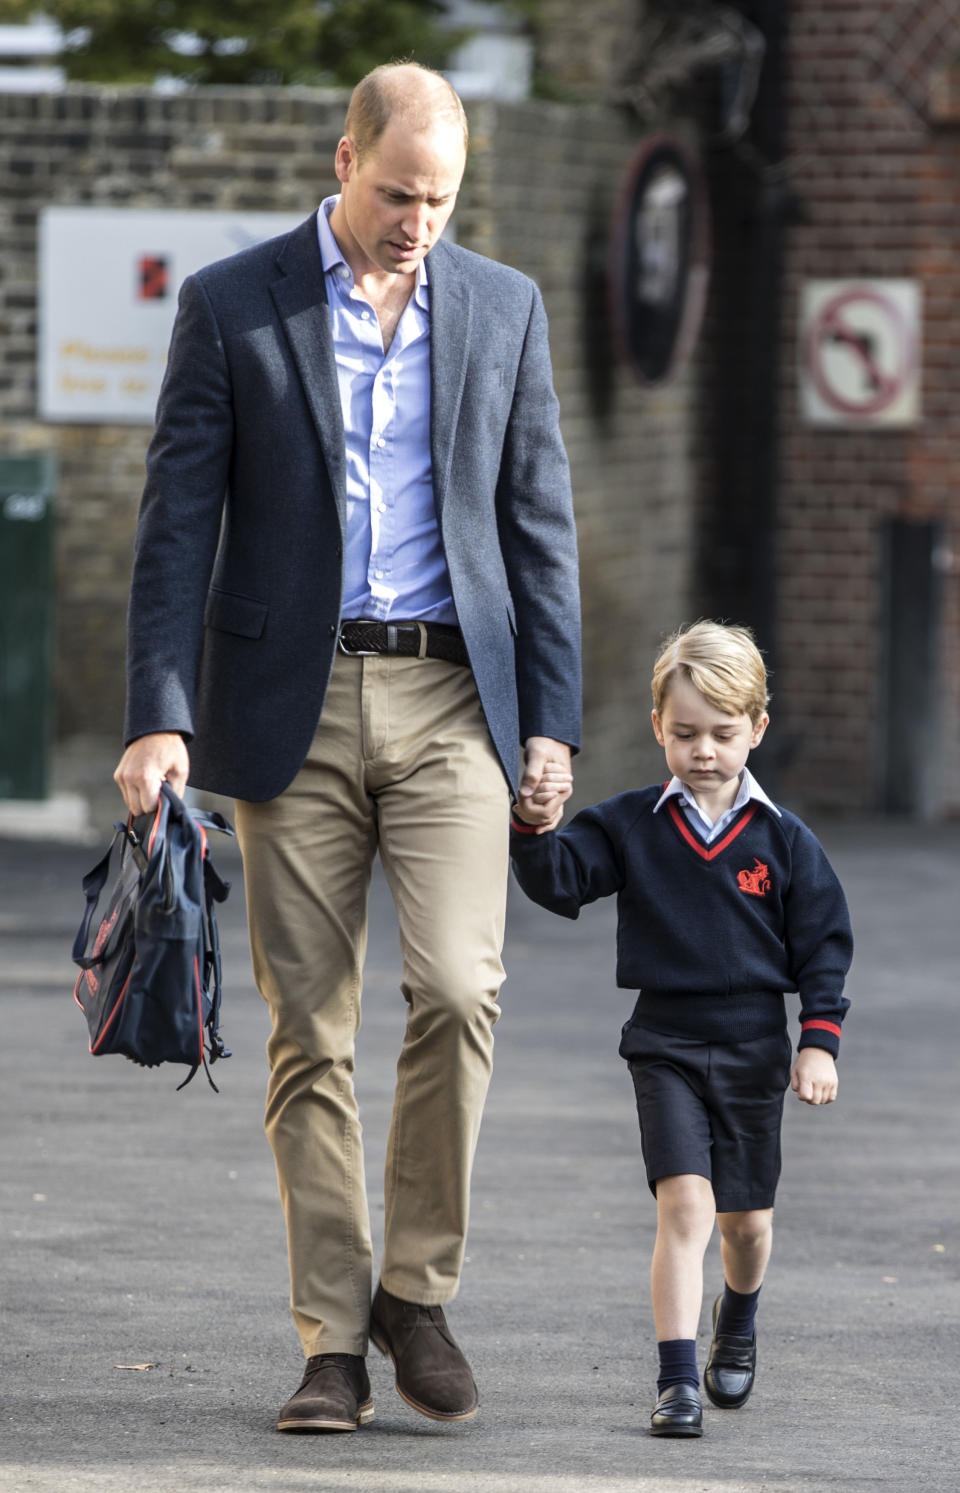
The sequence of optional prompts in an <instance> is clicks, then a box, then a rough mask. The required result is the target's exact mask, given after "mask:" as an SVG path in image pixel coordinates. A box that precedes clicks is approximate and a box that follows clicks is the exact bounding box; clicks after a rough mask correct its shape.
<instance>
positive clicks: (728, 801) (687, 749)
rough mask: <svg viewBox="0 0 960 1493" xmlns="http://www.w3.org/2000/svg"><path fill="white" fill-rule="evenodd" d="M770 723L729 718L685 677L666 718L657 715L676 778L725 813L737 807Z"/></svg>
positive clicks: (673, 690)
mask: <svg viewBox="0 0 960 1493" xmlns="http://www.w3.org/2000/svg"><path fill="white" fill-rule="evenodd" d="M768 721H769V716H767V715H766V714H764V715H762V716H761V717H760V719H759V720H758V721H757V723H756V725H754V724H753V722H752V721H751V720H750V717H749V716H748V715H727V714H726V713H725V712H724V711H722V710H718V709H717V707H716V706H715V705H711V704H710V702H709V700H706V699H705V698H704V696H703V695H701V693H700V691H699V690H698V689H696V688H695V686H694V685H693V684H692V683H691V682H690V680H689V679H688V678H687V677H686V676H685V675H682V674H679V675H677V676H676V678H674V679H672V680H671V682H670V685H669V687H668V689H667V695H666V698H665V700H664V702H663V713H662V714H659V713H658V712H657V711H656V710H655V711H654V712H653V734H654V735H655V736H656V738H657V740H658V741H659V743H660V745H661V746H662V747H663V749H664V751H665V752H666V755H667V766H668V767H669V769H670V771H671V773H672V774H673V775H674V776H675V777H678V778H679V779H680V781H681V782H683V783H685V784H686V785H687V787H688V788H690V789H691V791H692V792H693V794H694V797H695V798H696V799H697V801H698V802H700V803H703V804H704V806H706V805H707V804H708V803H709V805H710V806H711V807H712V808H714V809H715V810H716V811H717V812H720V813H722V812H723V810H724V809H727V808H730V807H731V805H732V804H733V802H734V800H735V798H736V796H737V789H738V786H739V780H740V773H741V772H742V770H743V767H744V764H745V763H746V760H747V757H748V756H749V755H750V752H751V751H752V749H753V748H754V747H755V746H757V745H758V744H759V742H760V741H761V739H762V737H763V733H764V731H765V730H766V729H767V724H768ZM714 817H715V816H714Z"/></svg>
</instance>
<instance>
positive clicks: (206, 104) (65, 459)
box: [0, 88, 692, 799]
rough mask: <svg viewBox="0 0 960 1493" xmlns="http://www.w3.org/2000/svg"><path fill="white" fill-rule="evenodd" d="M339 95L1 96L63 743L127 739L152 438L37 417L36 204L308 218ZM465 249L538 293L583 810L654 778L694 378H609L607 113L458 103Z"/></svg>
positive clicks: (3, 301)
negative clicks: (567, 474)
mask: <svg viewBox="0 0 960 1493" xmlns="http://www.w3.org/2000/svg"><path fill="white" fill-rule="evenodd" d="M344 102H345V99H344V97H343V96H342V95H335V94H334V95H331V94H327V93H318V92H312V91H306V90H304V91H299V90H292V91H284V92H279V91H276V92H271V91H263V92H261V91H259V90H249V89H244V90H220V89H210V90H205V91H203V92H200V93H195V94H186V95H182V96H177V97H172V98H161V97H157V96H154V95H152V94H149V93H147V92H144V91H140V90H97V89H91V88H77V89H71V90H69V91H68V92H67V93H64V94H59V95H50V96H39V95H38V96H31V95H24V94H11V95H2V94H0V448H3V449H6V450H8V451H21V450H29V449H31V448H33V447H36V446H41V447H47V446H52V448H53V449H54V450H55V452H56V454H57V457H58V460H59V464H60V483H59V516H58V542H57V598H56V600H57V644H56V657H57V664H56V679H55V698H56V717H57V732H58V736H59V738H60V741H61V743H62V745H63V747H64V749H66V748H67V747H68V745H69V742H70V740H72V739H74V738H76V736H77V735H78V733H91V732H97V733H103V734H106V735H108V736H110V735H114V736H115V737H116V738H117V740H119V733H120V729H121V720H122V701H123V619H124V609H125V600H126V591H127V584H128V577H129V566H130V553H131V540H132V533H133V527H134V522H135V516H136V508H137V504H138V500H139V494H140V488H141V485H142V474H143V457H144V452H145V449H146V443H147V440H148V438H149V430H148V429H147V428H146V427H144V426H116V427H97V426H87V425H57V424H50V425H48V424H41V423H40V422H39V421H38V419H37V416H36V315H37V285H36V274H37V270H36V233H37V218H38V214H39V212H40V211H41V209H42V208H44V207H46V206H48V205H58V206H64V205H99V206H104V207H107V206H109V207H118V206H129V207H138V208H151V209H154V208H158V207H160V208H171V209H184V208H188V209H189V208H198V209H199V208H204V209H240V208H244V209H258V210H282V211H291V210H295V211H300V210H302V211H303V212H304V214H306V212H308V211H309V210H310V209H311V208H312V207H313V206H314V205H315V204H316V202H317V201H318V200H319V199H320V198H321V197H322V196H324V195H326V194H327V193H328V192H330V191H332V190H334V189H335V181H334V178H333V175H332V170H331V163H332V158H333V152H334V147H335V143H336V140H337V138H338V136H339V133H340V127H341V122H342V116H343V108H344ZM469 112H470V114H471V127H472V133H473V149H472V152H471V161H470V166H469V169H468V175H467V178H466V181H465V184H464V190H463V193H462V195H461V203H460V206H459V208H458V212H457V219H456V231H457V236H458V238H459V240H460V242H461V243H463V244H465V245H466V246H468V247H470V248H475V249H477V250H479V251H480V252H483V253H489V254H495V255H497V256H499V257H501V258H503V259H504V260H506V261H507V262H510V263H513V264H515V265H516V266H517V267H518V268H520V269H522V270H525V271H526V272H528V273H529V274H531V275H533V276H534V278H535V279H536V280H537V281H538V283H539V284H540V285H541V287H542V289H543V292H544V297H545V301H546V305H547V311H548V314H549V317H550V323H551V345H552V350H553V356H554V360H555V365H556V384H557V391H558V394H559V396H560V401H561V407H562V411H563V416H562V418H563V429H564V435H565V438H566V441H567V444H568V448H569V453H570V459H571V465H572V469H573V478H574V491H575V494H576V503H577V513H578V522H579V526H580V533H581V543H582V554H583V599H584V615H585V674H586V680H587V690H586V699H587V722H586V738H585V739H586V742H587V750H586V751H585V752H584V755H583V757H582V759H581V766H580V775H579V781H578V796H580V797H582V798H583V799H586V798H588V797H594V796H596V795H598V794H600V793H605V792H609V791H612V789H614V788H616V787H619V786H621V785H622V784H623V783H624V782H626V781H631V780H636V779H637V778H642V779H644V780H646V779H647V778H648V777H649V775H650V774H651V773H653V772H655V771H657V770H658V766H657V763H658V757H657V753H656V752H655V750H653V749H652V748H651V746H650V744H649V726H648V723H647V714H648V709H649V706H648V700H647V693H648V691H647V680H648V677H649V665H650V655H651V652H652V649H653V647H654V646H655V642H656V639H657V638H658V636H659V635H660V633H661V632H662V631H663V630H665V629H666V628H669V627H672V626H674V625H675V624H676V622H677V621H679V620H682V618H683V617H684V616H686V615H688V597H689V593H690V575H689V569H690V566H689V558H688V557H689V549H690V546H689V544H688V526H689V522H690V519H689V513H690V490H691V486H692V484H691V480H690V467H689V449H690V445H691V436H690V426H691V420H690V402H691V389H690V386H689V384H688V382H686V381H685V380H681V381H679V382H677V383H676V384H673V385H670V386H669V387H668V388H666V389H664V390H662V391H653V392H650V391H642V390H640V389H639V388H638V387H637V385H636V384H635V383H634V382H633V380H632V378H631V377H630V376H629V375H628V374H626V373H625V372H624V371H622V370H621V369H619V368H618V367H616V366H615V364H614V363H613V361H612V353H611V350H610V347H609V334H608V332H607V330H606V320H605V304H604V300H603V282H602V265H603V260H604V251H605V237H606V232H607V225H608V223H609V219H610V214H611V210H612V205H613V202H614V198H615V195H616V190H617V187H618V184H619V181H620V178H621V175H622V172H623V169H624V166H625V163H626V161H627V159H628V157H629V155H630V153H631V152H632V150H633V148H634V146H635V143H636V139H635V135H636V131H635V127H634V126H633V125H632V123H631V121H630V120H629V118H627V117H626V116H624V115H622V114H619V113H615V112H614V111H612V110H608V109H603V108H593V109H585V110H581V109H573V108H570V107H566V106H561V105H540V104H525V105H515V106H509V107H508V106H504V105H494V104H491V103H477V104H474V105H471V106H470V111H469Z"/></svg>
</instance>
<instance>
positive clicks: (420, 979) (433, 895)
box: [236, 654, 510, 1357]
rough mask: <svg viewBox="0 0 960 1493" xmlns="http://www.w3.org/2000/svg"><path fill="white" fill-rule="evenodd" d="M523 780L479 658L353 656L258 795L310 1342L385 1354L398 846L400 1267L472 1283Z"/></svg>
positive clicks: (302, 1303) (263, 967) (293, 1241)
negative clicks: (370, 915) (368, 966)
mask: <svg viewBox="0 0 960 1493" xmlns="http://www.w3.org/2000/svg"><path fill="white" fill-rule="evenodd" d="M509 799H510V795H509V789H508V786H507V782H506V779H505V777H504V775H503V772H502V770H501V768H500V765H499V762H498V760H497V758H496V755H495V753H494V749H493V746H492V743H491V740H490V736H489V733H488V731H487V727H486V723H485V721H484V718H483V714H482V712H481V709H480V702H479V698H478V695H477V691H476V686H475V684H474V681H473V675H472V673H471V672H470V670H469V669H466V668H463V667H461V666H459V665H457V664H448V663H444V662H442V661H439V660H436V659H415V658H414V659H408V658H398V657H392V656H387V655H376V656H373V657H368V658H358V657H348V656H346V655H343V654H338V655H337V659H336V662H335V664H334V669H333V674H332V678H331V681H330V687H329V690H328V693H327V698H326V701H325V703H324V708H323V716H322V719H321V721H320V725H319V727H318V729H317V733H316V736H315V738H314V741H313V744H312V747H311V750H310V753H309V755H308V757H307V759H306V761H305V762H304V764H303V767H302V769H301V771H300V772H299V774H298V775H297V777H296V778H295V780H294V781H293V783H292V784H291V785H290V787H289V788H288V789H287V790H286V791H285V792H284V793H283V794H282V795H281V796H280V797H279V798H276V799H273V800H271V801H269V802H267V803H245V802H238V803H237V806H236V822H237V832H238V835H239V839H240V845H241V848H242V851H243V864H244V878H245V886H246V894H247V908H248V918H249V928H250V945H251V952H252V956H253V966H254V974H255V977H256V981H257V985H258V988H259V990H260V993H261V995H262V996H263V997H264V999H265V1000H266V1002H267V1004H268V1006H269V1008H270V1014H271V1020H272V1030H271V1035H270V1038H269V1041H268V1044H267V1055H268V1058H269V1065H270V1078H269V1083H268V1090H267V1105H266V1131H267V1136H268V1138H269V1141H270V1144H271V1147H272V1149H273V1153H274V1157H275V1160H276V1165H277V1175H278V1178H279V1184H280V1195H281V1200H282V1203H283V1208H284V1213H285V1216H286V1223H287V1243H288V1250H289V1261H290V1280H291V1308H292V1311H293V1316H294V1321H295V1322H296V1326H297V1330H298V1332H299V1334H300V1338H301V1341H302V1344H303V1349H304V1353H305V1354H306V1355H307V1356H308V1357H310V1356H312V1355H313V1354H315V1353H333V1352H340V1353H360V1354H362V1353H365V1352H366V1350H367V1332H368V1319H369V1310H370V1297H371V1286H372V1248H371V1239H370V1223H369V1216H368V1210H367V1195H366V1185H365V1178H364V1166H363V1151H362V1145H361V1133H360V1122H359V1117H358V1112H357V1103H356V1098H355V1095H354V1085H353V1072H354V1041H355V1037H356V1033H357V1030H358V1027H359V1025H360V991H361V975H362V967H363V959H364V953H365V948H366V933H367V893H368V889H369V885H370V874H371V867H372V863H373V857H374V854H375V853H376V851H377V850H378V849H379V852H380V858H381V861H382V863H383V868H384V872H385V874H386V877H387V880H388V883H389V886H390V890H391V892H392V895H393V900H394V903H395V905H396V910H397V918H398V922H399V928H400V942H401V953H402V984H401V990H402V993H403V996H404V999H405V1000H406V1003H407V1017H406V1031H405V1036H404V1039H403V1045H402V1048H401V1052H400V1058H399V1062H398V1065H397V1085H396V1092H395V1097H394V1108H393V1117H392V1122H391V1127H390V1133H389V1138H388V1148H387V1161H386V1175H385V1179H384V1187H385V1205H386V1211H385V1225H384V1227H385V1238H384V1256H383V1262H382V1268H381V1280H382V1282H383V1285H384V1287H385V1289H386V1290H388V1291H389V1292H391V1294H393V1295H395V1296H399V1297H401V1298H403V1299H404V1300H407V1301H416V1302H419V1303H421V1304H422V1305H437V1304H442V1303H443V1302H445V1301H449V1300H450V1298H451V1297H452V1296H453V1295H454V1294H455V1293H456V1290H457V1285H458V1281H459V1276H460V1268H461V1264H462V1259H463V1250H464V1242H465V1237H466V1230H467V1215H468V1205H469V1186H470V1171H471V1167H472V1163H473V1156H474V1151H475V1149H476V1142H477V1134H478V1131H479V1126H480V1117H481V1112H482V1110H483V1104H484V1100H485V1098H486V1093H487V1086H488V1083H489V1078H490V1070H491V1066H492V1059H493V1024H494V1022H495V1021H496V1019H497V1016H498V1015H499V1007H498V1005H497V994H498V991H499V989H500V985H501V982H502V980H503V974H504V971H503V965H502V964H501V960H500V955H501V951H502V947H503V928H504V909H505V902H506V885H507V868H508V823H509V815H508V804H509Z"/></svg>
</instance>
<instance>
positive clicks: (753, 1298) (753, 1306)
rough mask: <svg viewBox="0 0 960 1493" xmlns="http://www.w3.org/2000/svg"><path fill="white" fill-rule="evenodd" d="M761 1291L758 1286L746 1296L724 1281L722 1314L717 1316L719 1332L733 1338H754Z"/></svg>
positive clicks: (721, 1302)
mask: <svg viewBox="0 0 960 1493" xmlns="http://www.w3.org/2000/svg"><path fill="white" fill-rule="evenodd" d="M760 1289H761V1288H760V1287H759V1286H758V1287H757V1289H756V1290H755V1291H750V1292H748V1293H747V1294H746V1295H745V1294H744V1293H743V1292H741V1291H734V1290H733V1289H732V1288H731V1287H730V1286H728V1285H727V1283H726V1281H724V1284H723V1295H722V1297H721V1298H720V1312H719V1315H718V1316H717V1331H718V1332H722V1333H725V1334H729V1335H730V1336H733V1337H753V1329H754V1325H755V1323H756V1319H757V1297H758V1296H759V1295H760Z"/></svg>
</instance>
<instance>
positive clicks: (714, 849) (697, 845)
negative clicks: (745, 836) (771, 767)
mask: <svg viewBox="0 0 960 1493" xmlns="http://www.w3.org/2000/svg"><path fill="white" fill-rule="evenodd" d="M667 809H668V810H669V813H670V818H671V819H672V820H673V822H674V824H675V825H676V826H677V829H678V830H679V831H680V833H681V835H682V836H683V838H684V839H685V840H686V842H687V844H688V845H689V846H690V848H691V850H695V851H696V852H697V855H699V856H700V857H701V858H702V859H703V860H705V861H713V860H716V858H717V856H718V855H720V854H721V853H722V852H723V851H724V850H726V848H727V846H728V845H732V844H733V841H734V840H735V839H736V838H737V836H738V835H739V834H740V832H741V830H744V829H746V827H747V825H748V824H749V823H750V820H751V819H752V818H753V816H754V814H755V813H756V812H757V806H756V804H755V803H750V804H748V805H747V806H746V808H745V809H744V811H743V813H742V814H741V815H740V818H739V819H737V820H736V821H735V822H734V823H733V824H732V825H731V826H730V828H729V829H728V830H727V833H726V834H725V835H724V837H723V839H722V840H718V841H717V843H716V845H704V844H703V843H702V842H701V841H700V840H698V839H697V836H696V835H695V834H694V832H693V830H692V829H691V828H690V826H689V824H688V823H687V821H686V819H685V818H684V816H683V814H682V813H681V812H680V810H679V808H678V807H677V803H676V800H675V799H672V798H671V799H670V800H669V801H668V803H667Z"/></svg>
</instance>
